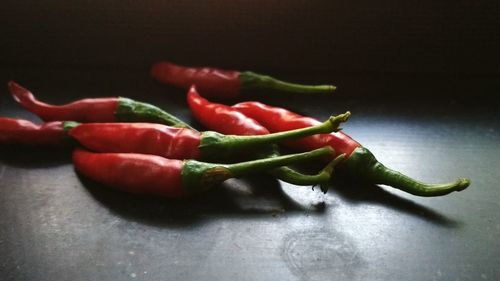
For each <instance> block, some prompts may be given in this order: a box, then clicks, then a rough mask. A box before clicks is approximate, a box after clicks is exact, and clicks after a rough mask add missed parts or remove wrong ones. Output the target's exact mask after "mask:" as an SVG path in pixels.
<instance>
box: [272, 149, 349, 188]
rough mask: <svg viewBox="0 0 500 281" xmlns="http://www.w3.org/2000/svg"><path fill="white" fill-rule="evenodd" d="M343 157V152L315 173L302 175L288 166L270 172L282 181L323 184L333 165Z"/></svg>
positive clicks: (328, 178)
mask: <svg viewBox="0 0 500 281" xmlns="http://www.w3.org/2000/svg"><path fill="white" fill-rule="evenodd" d="M344 158H345V155H344V154H342V155H339V156H337V157H336V158H335V159H333V160H332V161H330V163H328V165H326V166H325V167H324V168H323V169H322V170H321V171H320V172H319V173H317V174H315V175H304V174H302V173H298V172H297V171H295V170H293V169H290V168H288V167H280V168H276V169H274V170H272V171H271V174H272V175H273V176H275V177H277V178H278V179H280V180H282V181H285V182H288V183H292V184H295V185H316V184H324V183H327V182H329V181H330V179H331V177H332V173H333V170H334V168H335V166H336V165H337V164H338V163H339V162H341V161H342V160H344Z"/></svg>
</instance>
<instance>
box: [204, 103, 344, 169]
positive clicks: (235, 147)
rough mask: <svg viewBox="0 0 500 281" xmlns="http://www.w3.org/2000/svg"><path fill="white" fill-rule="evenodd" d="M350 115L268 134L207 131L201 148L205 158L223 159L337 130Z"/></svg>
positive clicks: (333, 117) (341, 115)
mask: <svg viewBox="0 0 500 281" xmlns="http://www.w3.org/2000/svg"><path fill="white" fill-rule="evenodd" d="M350 115H351V113H350V112H346V113H344V114H340V115H337V116H332V117H330V118H329V119H328V120H327V121H325V122H323V123H321V124H318V125H316V126H311V127H307V128H302V129H297V130H291V131H286V132H279V133H274V134H268V135H258V136H234V135H222V134H219V133H216V132H210V131H207V132H203V134H202V138H201V142H200V145H199V149H200V152H201V154H202V158H203V159H204V160H207V159H208V160H210V159H213V158H216V159H221V158H225V157H228V156H231V155H234V154H235V153H236V152H241V151H244V150H249V149H253V148H257V147H263V146H266V145H270V144H274V143H278V142H281V141H284V140H289V139H296V138H301V137H305V136H310V135H314V134H321V133H330V132H332V131H337V130H338V127H339V125H340V123H342V122H345V121H347V119H348V118H349V116H350Z"/></svg>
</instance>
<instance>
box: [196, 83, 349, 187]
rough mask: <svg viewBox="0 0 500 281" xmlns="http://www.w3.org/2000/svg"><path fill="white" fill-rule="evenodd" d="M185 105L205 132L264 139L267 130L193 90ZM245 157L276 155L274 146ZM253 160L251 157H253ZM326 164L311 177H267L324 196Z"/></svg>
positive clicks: (282, 172) (280, 172)
mask: <svg viewBox="0 0 500 281" xmlns="http://www.w3.org/2000/svg"><path fill="white" fill-rule="evenodd" d="M187 102H188V105H189V108H190V109H191V112H192V114H193V115H194V117H195V119H196V120H197V121H198V122H199V123H201V124H202V125H203V126H205V127H206V128H208V129H209V130H213V131H216V132H220V133H224V134H233V135H267V134H269V130H267V129H266V128H265V127H264V126H262V125H261V124H259V123H258V122H257V121H255V120H254V119H252V118H250V117H248V116H246V115H244V114H242V113H241V112H239V111H238V110H236V109H234V108H232V107H230V106H227V105H224V104H219V103H213V102H210V101H208V100H207V99H205V98H203V97H202V96H200V95H199V94H198V91H197V89H196V87H195V86H192V87H191V88H190V89H189V92H188V94H187ZM247 153H251V154H254V155H255V154H258V157H276V156H279V155H280V153H279V151H278V149H277V146H276V145H274V146H273V147H272V148H271V149H270V150H266V152H263V151H262V152H259V151H254V150H250V151H248V152H247ZM254 157H255V156H254ZM338 161H340V160H339V159H337V161H334V162H330V164H328V165H327V166H326V167H325V168H324V169H323V170H321V171H320V172H319V173H317V174H315V175H306V174H302V173H299V172H297V171H295V170H294V169H292V168H289V167H279V168H277V169H275V170H272V171H270V173H271V174H272V175H273V176H275V177H276V178H278V179H280V180H282V181H285V182H288V183H291V184H295V185H317V184H319V185H320V187H321V190H322V191H323V192H326V190H327V189H328V187H329V185H328V182H329V180H330V178H331V174H332V172H333V169H334V166H335V164H336V163H337V162H338Z"/></svg>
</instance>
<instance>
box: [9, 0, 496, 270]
mask: <svg viewBox="0 0 500 281" xmlns="http://www.w3.org/2000/svg"><path fill="white" fill-rule="evenodd" d="M499 6H500V4H499V2H498V1H298V0H290V1H225V0H221V1H213V0H212V1H71V2H67V1H50V2H49V1H23V2H21V1H3V2H2V5H1V9H0V38H1V40H2V41H1V42H2V43H1V44H0V82H1V81H3V82H4V83H6V82H7V81H8V80H16V81H18V82H19V83H21V84H22V85H25V86H26V87H27V88H29V89H31V90H32V91H33V92H34V93H35V94H36V95H38V96H39V97H40V98H41V99H43V100H46V101H49V102H52V103H59V104H60V103H65V102H69V101H72V100H75V99H79V98H84V97H98V96H119V95H120V96H126V97H131V98H135V99H138V100H142V101H147V102H151V103H154V104H156V105H158V106H160V107H162V108H164V109H166V110H167V111H169V112H171V113H173V114H175V115H178V116H179V117H180V118H182V119H184V120H186V121H188V122H191V123H192V124H194V125H195V126H198V124H197V123H196V122H194V120H192V117H191V115H190V113H189V110H188V108H187V107H186V104H185V101H184V92H183V91H181V90H177V89H174V88H172V87H168V86H165V85H161V84H159V83H157V82H155V81H153V80H152V79H151V78H150V77H149V74H148V70H149V67H150V65H151V63H152V62H154V61H157V60H160V59H169V60H172V61H175V62H177V63H180V64H186V65H213V66H219V67H224V68H230V69H240V70H254V71H258V72H262V73H267V74H272V75H275V76H277V77H279V78H283V79H289V80H292V81H296V82H304V83H311V84H312V83H326V82H329V83H333V84H335V85H337V86H338V90H337V92H336V93H335V95H333V96H315V97H310V96H299V95H281V94H276V93H259V94H257V95H254V96H247V97H242V98H241V100H243V99H258V100H261V101H264V102H267V103H271V104H276V105H280V106H283V107H288V108H291V109H293V110H296V111H298V112H301V113H303V114H306V115H310V116H314V117H316V118H319V119H324V118H326V117H327V116H329V115H330V114H332V113H339V112H343V111H345V110H347V109H349V110H351V111H352V113H353V116H352V118H351V120H350V121H349V123H347V124H345V126H344V130H345V132H346V133H348V134H350V135H351V136H353V137H354V138H355V139H357V140H358V141H360V142H361V143H362V144H364V145H365V146H366V147H367V148H369V149H370V150H371V151H372V152H373V153H374V154H375V155H376V156H377V157H378V159H379V160H381V162H383V163H385V164H387V165H388V166H390V167H394V168H396V169H398V170H401V171H403V172H405V173H407V174H409V175H411V176H413V177H416V178H419V179H422V180H425V181H429V182H442V181H447V180H452V179H454V178H456V177H458V176H468V177H471V179H472V185H471V187H470V188H469V189H468V190H466V191H463V192H460V193H454V194H451V195H449V196H446V197H443V198H432V199H429V198H417V197H414V196H411V195H407V194H403V193H402V192H399V191H394V190H392V189H390V188H387V187H377V186H359V185H358V184H354V183H339V184H338V185H337V186H336V187H335V188H334V189H333V190H331V191H330V192H329V193H328V194H326V195H323V194H321V193H320V192H319V191H318V190H315V191H311V190H310V188H308V187H307V188H299V187H296V186H292V185H289V184H285V183H282V182H278V181H275V180H273V179H272V178H269V177H266V176H264V175H258V176H256V177H248V178H245V179H241V180H230V181H228V182H227V183H225V184H223V185H222V186H221V187H220V188H219V189H217V190H215V191H213V192H210V193H208V194H206V196H203V197H198V198H194V199H191V200H186V201H181V202H172V201H166V200H159V199H155V198H142V197H141V198H137V197H135V196H129V195H126V194H121V193H118V192H114V191H111V190H109V189H107V188H105V187H103V186H100V185H98V184H95V183H92V182H89V181H86V180H85V179H83V178H80V177H78V176H77V175H76V174H75V173H74V171H73V168H72V165H71V161H70V154H71V151H70V150H69V149H68V150H64V149H63V150H61V149H37V148H32V149H25V148H23V149H21V148H19V147H10V146H8V147H6V146H2V147H0V249H2V254H1V255H0V280H127V279H130V280H180V279H183V280H191V279H192V280H499V279H500V271H499V270H498V268H497V267H498V264H500V247H499V245H498V237H499V236H500V225H499V221H500V217H499V214H500V204H499V203H498V199H499V197H500V187H499V181H500V178H499V174H500V170H499V167H500V162H499V159H500V154H499V153H500V145H499V144H500V120H499V118H498V112H499V110H500V103H499V102H498V99H497V95H498V89H500V79H499V77H500V68H499V65H500V64H499V62H500V59H499V55H498V50H499V49H500V48H499V47H500V36H499V34H500V32H499V31H500V29H499V28H498V27H499V26H500V7H499ZM231 102H235V101H228V103H231ZM0 115H1V116H9V117H18V118H25V119H29V120H32V121H34V122H40V120H38V119H37V118H36V117H35V116H33V115H32V114H30V113H27V112H26V111H24V110H22V109H21V108H20V107H19V106H18V105H16V104H15V102H14V101H13V100H12V99H11V98H10V96H9V95H8V93H7V91H6V89H5V88H4V90H2V91H0Z"/></svg>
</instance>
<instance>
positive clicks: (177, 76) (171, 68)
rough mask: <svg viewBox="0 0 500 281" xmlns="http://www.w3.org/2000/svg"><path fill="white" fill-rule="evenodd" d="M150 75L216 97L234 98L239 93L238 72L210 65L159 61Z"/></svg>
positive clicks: (167, 82) (161, 80) (164, 81)
mask: <svg viewBox="0 0 500 281" xmlns="http://www.w3.org/2000/svg"><path fill="white" fill-rule="evenodd" d="M151 75H152V76H153V77H154V78H155V79H157V80H158V81H160V82H163V83H166V84H171V85H174V86H176V87H179V88H182V89H188V88H189V87H191V85H193V84H196V87H198V89H199V90H200V91H201V92H203V93H206V94H207V95H210V96H212V97H217V98H236V97H238V96H239V94H240V87H241V83H240V79H239V77H240V72H239V71H235V70H223V69H218V68H211V67H184V66H180V65H177V64H174V63H171V62H166V61H163V62H159V63H156V64H154V65H153V67H152V68H151Z"/></svg>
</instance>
